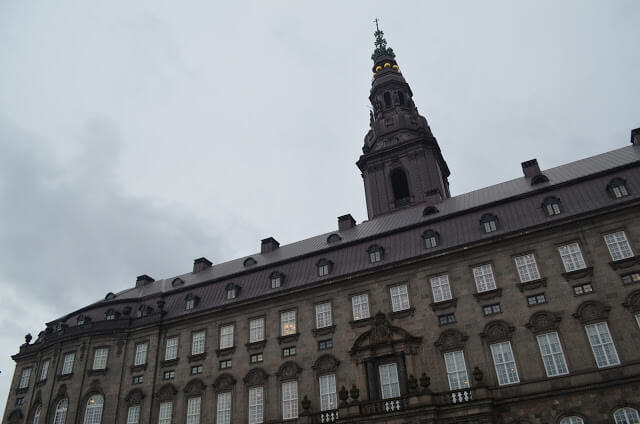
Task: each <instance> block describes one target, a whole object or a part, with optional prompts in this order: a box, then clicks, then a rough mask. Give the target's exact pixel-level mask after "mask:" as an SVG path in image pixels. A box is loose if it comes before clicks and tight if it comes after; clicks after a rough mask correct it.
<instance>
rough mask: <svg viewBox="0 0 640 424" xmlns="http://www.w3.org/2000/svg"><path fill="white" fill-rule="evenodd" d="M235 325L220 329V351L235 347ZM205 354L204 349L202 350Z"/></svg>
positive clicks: (224, 326)
mask: <svg viewBox="0 0 640 424" xmlns="http://www.w3.org/2000/svg"><path fill="white" fill-rule="evenodd" d="M233 327H234V326H233V324H228V325H223V326H222V327H220V349H229V348H232V347H233ZM202 351H203V352H204V347H203V349H202Z"/></svg>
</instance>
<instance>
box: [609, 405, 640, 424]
mask: <svg viewBox="0 0 640 424" xmlns="http://www.w3.org/2000/svg"><path fill="white" fill-rule="evenodd" d="M613 418H614V419H615V420H616V424H637V423H640V415H638V410H637V409H633V408H622V409H618V410H616V411H615V412H614V413H613Z"/></svg>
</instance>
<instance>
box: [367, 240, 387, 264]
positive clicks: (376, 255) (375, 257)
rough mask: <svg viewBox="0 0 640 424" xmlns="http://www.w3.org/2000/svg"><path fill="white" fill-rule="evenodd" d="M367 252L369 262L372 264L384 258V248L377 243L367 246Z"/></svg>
mask: <svg viewBox="0 0 640 424" xmlns="http://www.w3.org/2000/svg"><path fill="white" fill-rule="evenodd" d="M367 253H368V254H369V262H370V263H372V264H374V263H376V262H380V261H382V259H383V258H384V249H383V248H382V247H380V246H378V245H377V244H372V245H371V246H369V248H368V249H367Z"/></svg>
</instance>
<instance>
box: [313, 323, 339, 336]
mask: <svg viewBox="0 0 640 424" xmlns="http://www.w3.org/2000/svg"><path fill="white" fill-rule="evenodd" d="M334 331H336V326H335V324H334V325H330V326H328V327H322V328H314V329H313V330H311V332H312V333H313V337H318V336H324V335H327V334H333V333H334Z"/></svg>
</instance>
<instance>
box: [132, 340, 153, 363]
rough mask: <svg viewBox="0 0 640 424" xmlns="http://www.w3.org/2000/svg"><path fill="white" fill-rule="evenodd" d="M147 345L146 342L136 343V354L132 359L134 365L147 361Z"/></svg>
mask: <svg viewBox="0 0 640 424" xmlns="http://www.w3.org/2000/svg"><path fill="white" fill-rule="evenodd" d="M148 348H149V345H148V344H146V343H138V344H137V345H136V356H135V359H134V361H133V365H134V366H138V365H144V364H146V363H147V350H148Z"/></svg>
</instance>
